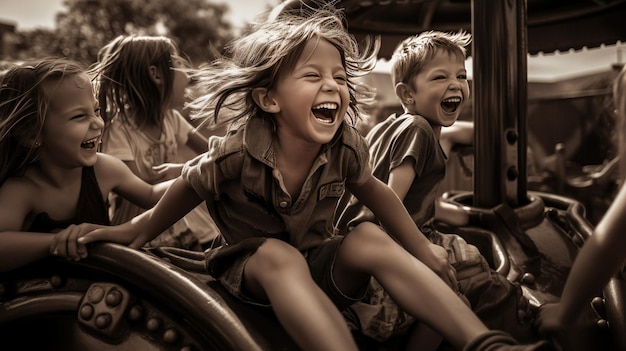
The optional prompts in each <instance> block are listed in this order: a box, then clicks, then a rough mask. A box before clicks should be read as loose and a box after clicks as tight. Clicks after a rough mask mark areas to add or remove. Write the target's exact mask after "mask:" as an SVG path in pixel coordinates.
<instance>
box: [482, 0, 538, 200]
mask: <svg viewBox="0 0 626 351" xmlns="http://www.w3.org/2000/svg"><path fill="white" fill-rule="evenodd" d="M472 35H473V45H472V61H473V66H474V67H473V71H474V78H473V82H474V86H473V93H474V105H473V114H474V121H475V123H474V128H475V131H474V147H475V158H474V170H475V171H474V205H475V206H476V207H483V208H491V207H494V206H496V205H498V204H503V203H505V204H508V205H509V206H511V207H518V206H520V205H523V204H526V203H527V202H528V201H527V189H526V107H527V73H526V72H527V62H526V55H527V52H528V50H527V36H526V1H525V0H506V1H492V0H472Z"/></svg>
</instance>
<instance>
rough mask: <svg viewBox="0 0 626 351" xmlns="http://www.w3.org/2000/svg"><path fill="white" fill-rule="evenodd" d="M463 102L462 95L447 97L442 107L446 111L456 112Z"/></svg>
mask: <svg viewBox="0 0 626 351" xmlns="http://www.w3.org/2000/svg"><path fill="white" fill-rule="evenodd" d="M460 104H461V98H460V97H458V96H457V97H451V98H447V99H444V100H443V101H442V102H441V108H442V109H443V110H444V111H446V112H455V111H456V109H457V108H459V105H460Z"/></svg>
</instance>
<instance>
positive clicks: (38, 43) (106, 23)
mask: <svg viewBox="0 0 626 351" xmlns="http://www.w3.org/2000/svg"><path fill="white" fill-rule="evenodd" d="M63 5H64V7H65V8H66V10H65V11H62V12H59V13H58V14H57V15H56V26H55V28H54V29H51V30H48V29H34V30H29V31H21V32H18V33H17V35H18V38H19V39H18V42H19V44H18V47H17V56H18V57H16V58H17V59H26V58H32V57H42V56H64V57H67V58H71V59H74V60H77V61H80V62H83V63H85V64H87V65H89V64H91V63H93V62H95V60H96V56H97V53H98V50H100V48H101V47H102V46H104V45H105V44H106V43H107V42H109V41H110V40H111V39H113V38H115V37H117V36H118V35H121V34H143V35H166V36H168V37H170V38H172V39H174V40H175V41H176V43H177V44H178V46H179V48H180V50H181V51H182V52H183V53H185V54H186V55H188V56H189V58H190V59H191V60H192V62H193V63H194V64H195V65H197V64H200V63H201V62H203V61H207V60H211V59H213V58H214V57H215V53H222V52H223V48H224V45H225V44H226V43H227V42H228V41H230V40H231V39H232V37H233V29H232V25H231V24H230V23H229V22H227V21H225V20H224V13H225V12H226V11H227V10H228V5H226V4H215V3H212V2H209V1H207V0H151V1H145V0H66V1H65V2H64V3H63Z"/></svg>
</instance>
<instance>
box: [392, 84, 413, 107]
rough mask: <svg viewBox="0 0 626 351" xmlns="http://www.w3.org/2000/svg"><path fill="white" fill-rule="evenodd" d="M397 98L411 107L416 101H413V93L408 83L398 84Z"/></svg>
mask: <svg viewBox="0 0 626 351" xmlns="http://www.w3.org/2000/svg"><path fill="white" fill-rule="evenodd" d="M396 96H397V97H398V98H399V99H400V100H401V101H402V103H403V104H405V105H410V104H412V103H413V102H412V101H414V100H413V91H412V90H411V88H410V87H409V86H408V85H407V84H406V83H398V84H396Z"/></svg>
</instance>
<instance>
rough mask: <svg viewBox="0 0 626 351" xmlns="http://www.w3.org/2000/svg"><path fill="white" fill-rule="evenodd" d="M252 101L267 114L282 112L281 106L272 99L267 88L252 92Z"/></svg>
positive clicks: (256, 89)
mask: <svg viewBox="0 0 626 351" xmlns="http://www.w3.org/2000/svg"><path fill="white" fill-rule="evenodd" d="M252 99H253V100H254V102H255V103H256V104H257V106H259V107H260V108H261V109H262V110H263V111H265V112H267V113H278V112H280V106H278V103H277V102H276V101H275V100H274V99H272V97H271V96H270V94H269V90H267V89H266V88H255V89H253V90H252Z"/></svg>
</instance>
